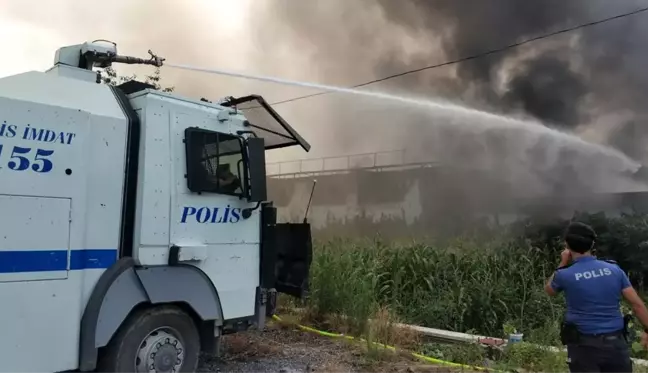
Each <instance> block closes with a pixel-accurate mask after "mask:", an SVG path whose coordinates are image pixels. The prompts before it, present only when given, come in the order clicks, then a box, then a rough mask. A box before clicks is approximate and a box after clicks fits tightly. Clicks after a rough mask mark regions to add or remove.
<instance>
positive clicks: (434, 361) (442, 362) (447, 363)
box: [272, 315, 504, 373]
mask: <svg viewBox="0 0 648 373" xmlns="http://www.w3.org/2000/svg"><path fill="white" fill-rule="evenodd" d="M272 318H273V319H274V320H276V321H279V322H285V321H284V320H282V319H281V318H280V317H279V316H277V315H273V316H272ZM292 324H294V325H295V326H296V327H298V328H299V329H301V330H303V331H306V332H310V333H315V334H319V335H322V336H325V337H330V338H344V339H347V340H350V341H359V342H366V340H365V339H364V338H356V337H353V336H350V335H345V334H339V333H331V332H326V331H323V330H318V329H315V328H311V327H309V326H305V325H300V324H298V323H292ZM371 344H372V345H374V346H377V347H381V348H384V349H388V350H391V351H394V352H396V351H397V349H396V347H394V346H389V345H386V344H382V343H378V342H371ZM408 353H409V354H411V355H412V356H413V357H415V358H417V359H419V360H423V361H426V362H428V363H432V364H438V365H445V366H448V367H454V368H462V369H472V370H479V371H487V372H499V373H504V372H503V371H501V370H497V369H490V368H486V367H477V366H471V365H465V364H459V363H454V362H452V361H446V360H441V359H436V358H433V357H430V356H426V355H422V354H418V353H416V352H411V351H408Z"/></svg>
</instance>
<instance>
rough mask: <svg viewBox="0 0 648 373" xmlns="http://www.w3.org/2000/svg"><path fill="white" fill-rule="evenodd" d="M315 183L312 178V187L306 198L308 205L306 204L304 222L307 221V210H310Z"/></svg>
mask: <svg viewBox="0 0 648 373" xmlns="http://www.w3.org/2000/svg"><path fill="white" fill-rule="evenodd" d="M315 185H317V180H316V179H313V187H312V188H311V193H310V197H309V198H308V205H306V213H305V214H304V224H306V223H308V210H310V205H311V202H312V201H313V194H314V193H315Z"/></svg>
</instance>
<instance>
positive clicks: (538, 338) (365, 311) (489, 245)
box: [292, 238, 646, 371]
mask: <svg viewBox="0 0 648 373" xmlns="http://www.w3.org/2000/svg"><path fill="white" fill-rule="evenodd" d="M555 261H556V257H555V254H554V253H547V252H546V251H543V250H540V249H538V248H534V247H532V246H530V245H524V244H521V241H519V240H508V239H506V238H500V239H491V240H488V241H484V240H471V239H457V240H454V241H445V242H443V243H438V244H417V243H405V244H394V243H392V244H386V243H384V242H380V241H369V240H366V241H348V240H344V241H343V240H332V241H328V242H324V243H318V244H317V245H316V248H315V252H314V258H313V264H312V268H311V295H310V298H309V299H308V301H306V302H305V303H303V304H293V305H292V306H299V307H304V308H305V309H306V310H307V311H306V314H305V315H303V317H301V320H302V321H306V322H308V323H310V324H314V325H317V326H319V327H321V328H325V329H328V330H335V331H340V332H345V333H350V334H354V335H361V336H364V337H366V338H367V339H368V340H376V341H380V342H383V343H388V344H394V345H398V346H401V347H404V348H408V349H414V350H416V351H419V352H424V353H426V354H428V355H431V356H433V357H438V358H445V359H448V360H453V361H456V362H460V363H466V364H475V365H484V364H488V365H490V366H491V367H495V366H497V367H504V368H507V369H508V368H510V367H512V366H515V367H519V368H524V369H526V370H531V371H565V370H566V368H567V367H566V365H565V361H566V357H565V356H564V355H563V354H555V353H552V352H550V351H546V350H543V349H539V348H537V347H534V346H533V345H531V344H527V343H521V344H518V345H515V346H512V347H511V348H510V349H508V350H506V351H487V350H484V349H483V348H481V347H479V346H444V345H438V344H428V343H425V342H423V341H420V340H416V339H412V338H411V337H410V336H406V337H405V338H404V337H403V336H402V335H400V334H399V333H400V332H394V331H393V329H392V328H390V327H383V328H382V329H380V328H378V329H376V328H375V327H370V326H369V325H368V323H367V320H369V319H376V320H383V325H391V323H393V322H396V321H397V322H403V323H408V324H416V325H422V326H428V327H433V328H439V329H446V330H453V331H458V332H465V333H477V334H481V335H487V336H492V337H505V336H507V335H508V333H510V332H512V331H513V330H517V331H518V332H522V333H524V340H525V341H526V342H532V343H534V344H541V345H549V346H559V345H560V343H559V332H558V330H559V324H560V319H561V317H562V315H563V312H564V299H562V297H561V296H559V297H556V298H551V297H548V296H547V295H546V294H545V293H544V291H543V285H544V282H545V280H546V279H547V277H548V276H549V275H550V274H551V273H552V271H553V270H554V269H555V266H556V263H555ZM635 338H638V336H636V337H635ZM635 347H637V345H636V344H635ZM635 356H636V357H641V358H644V357H645V356H646V355H645V352H641V351H639V349H637V351H635Z"/></svg>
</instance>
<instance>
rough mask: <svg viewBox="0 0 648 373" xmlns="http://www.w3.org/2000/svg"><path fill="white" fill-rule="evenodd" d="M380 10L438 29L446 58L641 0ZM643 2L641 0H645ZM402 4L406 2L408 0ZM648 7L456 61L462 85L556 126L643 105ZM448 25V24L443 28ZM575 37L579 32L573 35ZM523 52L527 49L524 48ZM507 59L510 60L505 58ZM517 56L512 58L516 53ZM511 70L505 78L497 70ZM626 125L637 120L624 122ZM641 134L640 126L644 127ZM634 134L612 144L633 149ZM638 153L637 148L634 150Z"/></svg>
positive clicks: (441, 4) (451, 1)
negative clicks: (597, 111) (646, 11)
mask: <svg viewBox="0 0 648 373" xmlns="http://www.w3.org/2000/svg"><path fill="white" fill-rule="evenodd" d="M379 3H380V4H381V6H382V7H383V8H384V10H385V12H384V14H385V16H386V17H387V18H388V19H389V20H391V21H392V22H395V23H397V24H400V25H402V26H403V27H405V28H408V29H409V30H410V31H411V32H420V31H421V30H425V32H428V33H431V34H438V35H442V45H443V50H444V52H445V54H446V55H447V57H448V58H450V59H456V58H461V57H465V56H471V55H476V54H479V53H483V52H486V51H488V50H490V49H495V48H499V47H502V46H503V45H507V44H511V43H514V42H519V41H522V40H525V39H529V38H532V37H535V36H538V35H542V34H546V33H550V32H552V31H556V30H560V29H563V28H565V27H569V26H572V25H576V24H580V23H585V22H588V21H594V20H597V19H601V18H605V17H607V16H614V15H616V14H620V13H623V12H627V11H629V10H633V9H634V8H638V7H639V6H642V5H644V6H645V5H646V4H645V2H640V1H614V2H611V1H609V0H570V1H562V0H530V1H518V0H494V1H472V0H464V1H462V0H434V1H426V0H405V1H391V0H381V1H380V2H379ZM642 3H643V4H642ZM405 4H406V5H405ZM646 24H648V15H637V16H632V17H627V18H622V19H618V20H615V21H612V22H610V23H608V24H602V25H597V26H593V27H591V28H587V29H584V30H580V31H577V32H573V33H571V34H563V35H560V36H558V37H555V38H552V39H547V40H546V41H541V42H538V43H536V44H535V45H533V44H531V43H530V44H529V45H524V46H522V47H521V48H519V49H518V50H514V51H507V52H506V53H495V54H491V55H489V56H487V57H485V58H477V59H474V60H470V61H467V62H464V63H461V64H459V65H458V67H457V76H458V78H459V79H460V80H461V81H462V84H463V85H464V86H466V87H467V86H471V85H472V86H476V87H475V89H477V90H478V91H479V92H480V94H481V96H482V97H483V98H486V99H488V100H489V101H490V103H491V104H492V105H494V106H498V107H503V108H504V110H506V109H521V110H523V111H524V112H526V113H527V114H530V115H531V116H533V117H536V118H538V119H540V120H542V121H543V122H545V123H547V124H550V125H555V126H559V127H574V126H576V125H578V124H582V123H586V122H587V120H588V117H587V114H588V113H589V112H590V111H591V109H593V108H595V107H601V106H604V107H608V108H609V109H611V110H618V109H631V110H635V111H636V112H637V114H640V113H643V112H645V111H646V105H645V104H644V103H645V102H646V98H648V89H647V88H648V85H647V84H646V83H647V82H648V81H647V78H646V76H647V75H648V74H646V73H645V70H644V69H641V68H638V67H639V66H646V63H648V58H647V57H648V53H646V52H645V50H646V49H645V48H641V47H640V46H639V45H638V41H639V40H642V41H644V42H645V41H646V40H647V39H648V38H647V36H646V33H645V31H646V30H647V28H646V26H645V25H646ZM448 30H449V31H448ZM574 37H575V38H578V39H574ZM525 54H527V56H525ZM507 59H510V60H512V63H510V64H508V66H506V62H507ZM516 60H517V61H516ZM505 70H506V72H507V73H508V76H507V77H506V78H505V79H504V81H502V80H503V79H502V78H501V73H502V72H504V71H505ZM628 125H629V126H633V127H634V126H635V125H633V124H632V122H631V123H628ZM643 134H645V131H644V132H643ZM632 142H633V140H632V139H631V138H626V139H624V141H620V142H619V141H617V144H616V145H617V146H621V147H622V148H623V150H625V151H628V152H629V153H633V151H634V150H636V149H634V148H636V144H632ZM632 155H638V154H632Z"/></svg>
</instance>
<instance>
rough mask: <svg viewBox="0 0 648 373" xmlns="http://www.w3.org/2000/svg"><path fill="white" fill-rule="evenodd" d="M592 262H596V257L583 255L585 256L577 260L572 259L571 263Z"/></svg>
mask: <svg viewBox="0 0 648 373" xmlns="http://www.w3.org/2000/svg"><path fill="white" fill-rule="evenodd" d="M592 260H596V257H595V256H593V255H585V256H581V257H578V258H576V259H574V260H573V262H574V263H579V262H589V261H592Z"/></svg>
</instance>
